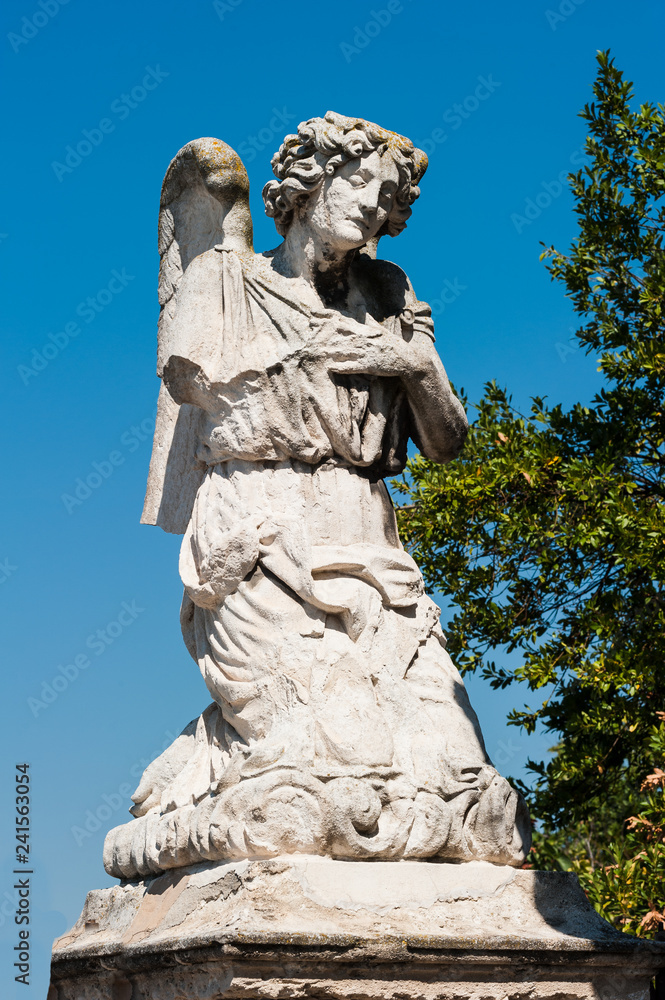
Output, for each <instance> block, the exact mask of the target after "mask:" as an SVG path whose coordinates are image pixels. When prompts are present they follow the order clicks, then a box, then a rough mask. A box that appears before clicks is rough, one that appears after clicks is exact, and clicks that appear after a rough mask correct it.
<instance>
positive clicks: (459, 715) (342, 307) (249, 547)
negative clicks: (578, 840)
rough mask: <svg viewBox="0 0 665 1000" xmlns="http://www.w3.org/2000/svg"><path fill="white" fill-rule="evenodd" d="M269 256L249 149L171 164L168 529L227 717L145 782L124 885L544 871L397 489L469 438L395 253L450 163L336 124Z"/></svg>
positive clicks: (151, 508) (195, 630) (179, 748)
mask: <svg viewBox="0 0 665 1000" xmlns="http://www.w3.org/2000/svg"><path fill="white" fill-rule="evenodd" d="M272 166H273V171H274V173H275V175H276V178H277V179H276V180H272V181H270V182H269V183H268V184H266V186H265V188H264V190H263V199H264V202H265V206H266V212H267V214H268V215H269V216H271V217H272V218H274V220H275V225H276V227H277V230H278V232H279V233H280V235H281V236H282V237H283V242H282V243H280V245H279V246H278V248H277V249H276V250H272V251H269V252H266V253H255V252H254V250H253V247H252V222H251V215H250V211H249V197H248V194H249V184H248V179H247V173H246V171H245V168H244V167H243V164H242V162H241V161H240V159H239V158H238V156H237V155H236V153H234V152H233V150H232V149H230V148H229V147H228V146H227V145H225V144H224V143H222V142H219V141H218V140H216V139H200V140H198V141H196V142H191V143H189V144H188V145H187V146H185V147H184V148H183V149H182V150H181V151H180V152H179V153H178V155H177V156H176V157H175V159H174V160H173V162H172V163H171V165H170V167H169V169H168V172H167V174H166V178H165V180H164V185H163V189H162V198H161V211H160V216H159V251H160V255H161V263H160V278H159V299H160V303H161V315H160V322H159V349H158V356H159V357H158V371H159V374H160V376H161V377H162V380H163V385H162V389H161V392H160V400H159V409H158V418H157V428H156V433H155V442H154V450H153V457H152V462H151V466H150V477H149V483H148V493H147V497H146V506H145V510H144V516H143V520H144V522H147V523H150V524H158V525H160V526H161V527H162V528H164V529H165V530H166V531H171V532H176V533H181V534H183V535H184V537H183V542H182V549H181V554H180V575H181V577H182V581H183V584H184V587H185V594H184V600H183V604H182V612H181V621H182V630H183V635H184V639H185V643H186V646H187V649H188V650H189V652H190V653H191V655H192V657H193V658H194V659H195V660H196V662H197V663H198V665H199V668H200V670H201V673H202V674H203V678H204V680H205V683H206V686H207V688H208V691H209V693H210V695H211V697H212V699H213V702H212V704H211V705H210V706H209V707H208V708H207V709H206V710H205V711H204V712H203V714H202V715H201V716H200V717H199V718H198V719H197V720H195V721H194V722H192V723H191V724H190V725H189V726H187V728H186V729H185V730H184V731H183V733H182V734H181V735H180V736H179V737H178V739H177V740H176V741H175V742H174V743H173V744H172V746H171V747H169V748H168V749H167V750H166V751H165V752H164V753H163V754H162V755H161V756H160V757H158V758H157V759H156V760H155V761H154V762H153V763H152V764H151V765H150V766H149V767H148V768H147V770H146V771H145V773H144V775H143V777H142V779H141V782H140V784H139V787H138V789H137V791H136V792H135V794H134V796H133V800H134V803H135V805H134V807H133V809H132V813H133V815H134V817H135V819H134V820H132V821H130V822H128V823H126V824H124V825H123V826H120V827H117V828H116V829H115V830H112V831H111V832H110V833H109V835H108V837H107V840H106V845H105V852H104V858H105V865H106V869H107V871H108V872H109V873H110V874H112V875H115V876H117V877H120V878H125V879H126V878H130V879H134V878H136V877H142V876H145V875H148V874H150V873H156V872H161V871H164V870H166V869H170V868H179V867H182V866H186V865H192V864H196V863H198V862H201V861H216V860H220V859H242V858H266V857H273V856H276V855H284V854H293V853H300V854H309V855H328V856H333V857H337V858H356V859H358V858H365V859H377V858H380V859H386V860H389V859H401V858H439V859H448V860H473V859H478V860H484V861H492V862H494V863H499V864H508V865H514V866H519V865H520V864H522V862H523V861H524V859H525V856H526V853H527V852H528V850H529V842H530V823H529V817H528V815H527V812H526V809H525V805H524V802H523V801H522V799H521V798H520V796H519V795H518V793H517V792H516V791H514V790H513V789H512V788H511V786H510V785H509V784H508V782H507V781H506V780H505V779H504V778H502V777H501V776H500V775H499V774H498V773H497V771H496V770H495V769H494V767H493V766H492V764H491V762H490V760H489V758H488V756H487V753H486V750H485V747H484V744H483V739H482V735H481V732H480V729H479V725H478V721H477V718H476V715H475V713H474V711H473V709H472V708H471V705H470V704H469V700H468V698H467V694H466V691H465V688H464V684H463V682H462V679H461V677H460V675H459V673H458V671H457V670H456V668H455V666H454V665H453V663H452V661H451V660H450V657H449V656H448V654H447V652H446V640H445V636H444V634H443V632H442V631H441V628H440V626H439V624H438V617H439V612H438V609H437V607H436V606H435V605H434V603H433V602H432V601H431V600H430V599H429V598H428V597H427V596H426V595H425V593H424V588H423V581H422V577H421V575H420V572H419V570H418V568H417V566H416V564H415V563H414V561H413V559H412V558H411V557H410V556H409V555H408V553H407V552H405V551H404V549H403V548H402V545H401V544H400V540H399V537H398V534H397V527H396V521H395V515H394V512H393V508H392V505H391V501H390V497H389V494H388V491H387V489H386V486H385V484H384V482H383V477H384V476H386V475H390V474H394V473H399V472H400V471H401V470H402V468H403V467H404V464H405V461H406V455H407V442H408V440H409V438H411V440H413V441H414V442H415V444H416V445H417V447H418V448H419V449H420V450H421V451H422V452H423V453H424V454H425V455H427V456H428V457H429V458H431V459H433V460H435V461H438V462H447V461H449V460H450V459H453V458H454V457H455V455H456V454H457V453H458V452H459V450H460V448H461V447H462V445H463V442H464V437H465V434H466V429H467V423H466V418H465V414H464V411H463V408H462V406H461V405H460V403H459V401H458V400H457V399H456V398H455V396H454V394H453V392H452V390H451V388H450V385H449V383H448V379H447V377H446V373H445V371H444V368H443V365H442V363H441V361H440V359H439V357H438V355H437V352H436V349H435V347H434V333H433V324H432V320H431V314H430V309H429V307H428V306H427V304H426V303H425V302H420V301H418V299H417V298H416V295H415V293H414V290H413V288H412V286H411V283H410V282H409V279H408V278H407V276H406V275H405V274H404V272H403V271H402V270H401V269H400V268H399V267H397V266H396V265H395V264H391V263H389V262H388V261H385V260H379V259H377V257H376V250H377V243H378V240H379V239H380V238H381V237H382V236H384V235H389V236H397V235H398V234H399V233H400V232H401V231H402V230H403V229H404V227H405V225H406V221H407V219H408V217H409V216H410V214H411V205H412V204H413V202H414V201H415V200H416V198H417V197H418V195H419V188H418V184H419V182H420V179H421V178H422V176H423V174H424V172H425V169H426V167H427V157H426V156H425V154H424V153H423V152H422V151H420V150H418V149H416V148H414V146H413V144H412V143H411V142H410V141H409V140H408V139H406V138H404V137H403V136H400V135H397V134H396V133H394V132H389V131H386V130H385V129H383V128H380V127H379V126H377V125H374V124H372V123H371V122H367V121H364V120H363V119H358V118H347V117H344V116H342V115H339V114H335V113H332V112H329V113H328V114H326V116H325V117H324V118H312V119H310V120H309V121H307V122H304V123H302V124H301V125H300V126H299V127H298V133H297V135H288V136H287V137H286V138H285V140H284V142H283V144H282V146H281V148H280V150H279V152H277V153H276V154H275V156H274V157H273V159H272Z"/></svg>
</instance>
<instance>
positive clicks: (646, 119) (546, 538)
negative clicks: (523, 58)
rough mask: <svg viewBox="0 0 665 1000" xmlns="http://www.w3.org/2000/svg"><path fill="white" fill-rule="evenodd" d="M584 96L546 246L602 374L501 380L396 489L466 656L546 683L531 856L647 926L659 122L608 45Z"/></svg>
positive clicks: (655, 664) (505, 673) (654, 820)
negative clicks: (564, 393) (520, 386)
mask: <svg viewBox="0 0 665 1000" xmlns="http://www.w3.org/2000/svg"><path fill="white" fill-rule="evenodd" d="M593 93H594V100H593V101H592V102H591V103H589V104H587V105H586V106H585V107H584V109H583V110H582V112H581V117H582V118H583V119H584V121H585V122H586V123H587V127H588V137H587V141H586V152H587V165H586V166H585V168H584V169H582V170H580V171H579V172H578V173H576V174H572V175H571V176H570V183H571V188H572V192H573V195H574V198H575V214H576V216H577V222H578V229H579V231H578V236H577V238H576V239H575V241H574V242H573V245H572V246H571V248H570V250H569V251H568V253H560V252H558V251H557V250H555V249H554V248H553V247H549V248H545V250H544V252H543V254H542V257H543V258H544V259H545V260H546V262H547V267H548V269H549V271H550V273H551V275H552V278H553V279H554V280H556V281H559V282H561V283H562V284H563V285H564V287H565V290H566V294H567V296H568V297H569V298H570V299H571V301H572V304H573V307H574V309H575V312H576V313H577V314H578V315H579V317H580V327H579V329H578V330H577V333H576V337H577V339H578V341H579V344H580V345H581V346H582V347H583V348H584V349H585V350H586V351H587V352H593V353H594V354H595V355H596V356H598V358H599V370H600V371H601V372H602V373H603V375H604V378H605V384H604V387H603V388H602V390H601V391H600V392H599V393H598V395H597V396H596V397H595V398H594V400H593V401H592V403H591V404H589V405H586V406H585V405H582V404H578V405H576V406H573V407H572V408H571V409H568V410H565V409H564V408H562V407H561V406H553V407H550V406H549V405H547V404H546V403H545V402H544V401H543V400H542V399H540V398H534V399H533V401H532V406H531V409H530V412H528V413H526V414H521V413H518V412H517V411H516V410H515V409H514V407H513V406H512V402H511V398H510V396H509V395H508V394H507V392H506V391H504V390H502V389H500V388H499V387H497V386H496V385H495V384H494V383H490V384H489V385H487V386H486V388H485V392H484V395H483V397H482V399H480V401H479V402H478V403H476V404H475V409H476V416H475V419H474V421H473V423H472V425H471V428H470V433H469V437H468V439H467V444H466V446H465V449H464V451H463V453H462V455H461V457H460V458H459V459H458V460H457V461H456V462H454V463H452V464H451V465H449V466H439V465H436V464H434V463H432V462H429V461H427V460H426V459H424V458H423V457H422V456H418V457H416V458H415V459H413V460H412V461H411V462H410V463H409V465H408V469H407V473H406V475H405V476H404V477H403V479H402V480H401V481H398V482H397V483H396V484H395V485H396V486H397V489H398V490H400V491H401V492H402V493H403V494H404V506H402V507H401V508H400V511H399V520H400V528H401V531H402V534H403V537H405V539H406V542H407V544H408V545H409V547H410V549H411V551H412V552H413V554H414V556H415V558H416V559H417V560H418V562H419V564H420V566H421V568H422V570H423V573H424V576H425V579H426V582H427V585H428V587H429V589H430V590H432V591H439V592H441V593H443V594H445V595H446V596H447V597H448V598H449V600H450V602H451V604H452V605H453V607H454V613H453V615H452V619H451V620H450V622H449V624H448V632H449V637H450V645H451V652H452V655H453V657H454V658H455V659H456V660H457V663H458V664H459V666H460V667H461V669H462V670H463V671H468V670H476V669H480V670H481V671H482V674H483V675H484V677H486V678H487V679H488V680H489V681H490V683H491V684H492V686H494V687H495V688H504V687H507V686H508V685H510V684H513V683H514V682H524V683H525V684H526V685H528V688H529V689H530V690H531V691H534V692H536V691H539V692H541V697H542V701H540V704H537V705H536V706H535V707H530V708H523V709H520V710H518V709H516V710H514V711H513V712H512V713H511V715H510V717H509V721H510V722H511V723H512V724H514V725H517V726H521V727H524V729H525V730H526V731H527V732H532V731H533V730H534V729H535V728H536V726H539V727H541V729H543V730H544V731H546V732H549V733H551V734H552V737H553V742H554V743H555V744H556V745H555V746H554V748H553V752H552V755H551V757H550V758H549V759H548V760H547V761H546V762H543V761H540V762H538V761H530V762H529V765H528V766H529V768H530V772H531V774H532V778H533V780H532V782H531V784H530V787H523V791H525V793H526V795H527V797H528V800H529V804H530V807H531V810H532V814H533V815H534V817H536V819H537V820H539V821H540V823H539V829H540V832H539V833H538V834H537V836H536V846H535V852H534V862H535V863H538V864H540V865H541V866H542V865H545V866H547V867H573V868H575V869H576V870H577V871H578V872H579V873H580V875H581V877H582V880H583V883H584V884H585V887H586V889H587V892H588V893H589V895H590V898H592V899H593V901H594V903H595V904H596V905H597V906H598V908H599V909H600V910H601V912H603V913H604V915H605V916H607V917H608V918H611V919H613V920H614V921H615V922H616V923H617V924H618V925H619V926H622V927H623V928H625V929H628V930H630V931H632V932H633V933H645V934H651V933H653V932H654V931H655V930H656V929H657V925H658V924H659V922H660V923H661V924H662V921H663V916H662V914H663V910H664V909H665V880H664V879H663V878H662V872H663V851H664V850H665V845H664V844H663V788H662V784H660V785H654V786H653V787H651V786H650V785H648V784H647V785H644V782H645V781H646V782H647V783H648V782H649V781H651V782H652V784H653V775H654V774H655V775H658V774H659V773H660V772H659V770H657V768H658V766H659V765H660V764H663V756H664V755H665V724H664V720H665V716H663V715H662V709H663V708H664V707H665V668H664V663H665V628H664V626H665V589H664V588H665V508H664V503H663V502H664V500H665V484H664V482H663V471H664V469H665V449H664V443H665V416H664V409H663V408H664V389H665V341H664V333H665V320H664V317H663V303H664V299H665V253H664V251H663V234H664V232H665V202H664V197H663V196H664V195H665V118H664V109H663V107H662V106H661V105H658V106H657V107H654V106H653V105H651V104H644V105H642V106H641V107H640V108H639V109H637V110H635V109H633V108H632V106H631V105H632V97H633V94H632V84H630V83H628V82H627V81H625V80H624V79H623V76H622V73H621V72H620V71H619V70H618V69H617V68H616V67H615V65H614V62H613V60H611V59H610V58H609V53H599V55H598V72H597V76H596V80H595V83H594V86H593ZM496 651H499V652H506V653H511V654H513V656H512V657H511V658H510V660H509V661H508V662H510V663H512V662H513V660H514V659H515V656H516V655H518V654H519V663H518V665H517V666H516V667H511V668H510V669H508V668H507V667H506V666H505V665H501V664H500V663H498V662H497V660H496V659H495V658H494V657H496V655H497V654H496ZM659 713H660V714H659ZM650 775H651V777H649V776H650ZM640 789H642V791H640ZM645 796H646V798H645ZM631 816H632V817H637V820H636V822H635V823H633V825H632V826H631V822H632V821H631ZM640 817H641V818H640ZM648 824H651V826H648ZM659 830H660V833H658V831H659ZM649 831H651V832H650V833H649ZM654 831H655V832H654ZM647 834H648V836H647ZM649 837H650V839H649ZM638 856H639V858H638ZM636 859H637V860H636ZM633 863H634V864H633ZM631 864H633V868H632V869H630V865H631ZM659 866H660V867H659ZM629 869H630V870H629ZM631 872H632V874H631ZM659 873H660V880H659V879H658V877H657V876H658V874H659ZM631 886H632V888H631ZM647 914H651V917H649V919H648V920H646V922H645V921H644V918H646V916H647Z"/></svg>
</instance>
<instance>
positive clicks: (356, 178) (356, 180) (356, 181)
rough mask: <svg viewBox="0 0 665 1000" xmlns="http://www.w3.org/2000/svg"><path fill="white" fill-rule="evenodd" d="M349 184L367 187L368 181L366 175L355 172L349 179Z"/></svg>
mask: <svg viewBox="0 0 665 1000" xmlns="http://www.w3.org/2000/svg"><path fill="white" fill-rule="evenodd" d="M349 184H350V185H351V186H352V187H354V188H362V187H367V181H366V180H365V178H364V177H361V176H360V174H353V176H352V177H351V178H350V180H349Z"/></svg>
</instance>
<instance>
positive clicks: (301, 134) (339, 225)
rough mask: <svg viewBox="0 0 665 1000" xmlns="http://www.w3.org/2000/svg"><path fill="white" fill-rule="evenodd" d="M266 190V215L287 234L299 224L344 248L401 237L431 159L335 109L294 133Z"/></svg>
mask: <svg viewBox="0 0 665 1000" xmlns="http://www.w3.org/2000/svg"><path fill="white" fill-rule="evenodd" d="M272 168H273V172H274V173H275V176H276V177H277V178H278V180H276V181H269V182H268V183H267V184H266V186H265V187H264V189H263V200H264V202H265V206H266V214H267V215H269V216H271V217H272V218H273V219H274V220H275V225H276V227H277V231H278V232H279V233H280V234H281V235H282V236H286V234H287V233H288V230H289V227H290V226H291V224H292V222H293V220H294V218H296V217H300V218H303V217H304V218H305V219H306V222H307V224H308V226H310V227H312V228H313V229H315V230H318V231H319V232H320V235H322V236H326V237H328V238H329V239H330V240H331V241H332V242H334V243H336V244H337V245H338V246H339V247H340V248H346V249H352V248H354V247H359V246H362V245H364V244H365V243H366V242H367V241H368V240H371V239H373V238H374V237H376V236H384V235H389V236H397V234H398V233H401V232H402V230H403V229H404V227H405V226H406V220H407V219H408V218H409V216H410V215H411V205H412V204H413V202H414V201H415V200H416V198H417V197H418V195H419V194H420V190H419V188H418V181H419V180H420V178H421V177H422V176H423V174H424V173H425V170H426V169H427V156H426V155H425V153H423V152H422V150H420V149H416V148H415V147H414V145H413V143H412V142H411V141H410V139H406V138H405V137H404V136H401V135H398V134H397V133H396V132H388V131H387V130H386V129H383V128H381V127H380V126H378V125H374V124H373V123H372V122H368V121H365V120H364V119H362V118H346V117H345V116H344V115H338V114H335V112H334V111H329V112H328V113H327V114H326V116H325V118H310V120H309V121H306V122H303V123H302V124H301V125H299V126H298V134H297V135H287V137H286V138H285V140H284V142H283V143H282V145H281V147H280V149H279V151H278V152H277V153H275V155H274V156H273V158H272Z"/></svg>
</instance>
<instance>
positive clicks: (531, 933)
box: [50, 856, 665, 1000]
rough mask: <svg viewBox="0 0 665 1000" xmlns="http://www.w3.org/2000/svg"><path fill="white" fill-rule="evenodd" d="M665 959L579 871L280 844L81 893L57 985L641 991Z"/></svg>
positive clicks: (75, 995) (65, 989) (352, 993)
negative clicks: (330, 852) (288, 849)
mask: <svg viewBox="0 0 665 1000" xmlns="http://www.w3.org/2000/svg"><path fill="white" fill-rule="evenodd" d="M664 965H665V945H658V944H653V943H651V942H644V941H637V940H635V939H632V938H629V937H627V936H626V935H623V934H620V933H618V932H617V931H615V930H614V929H613V928H612V927H610V925H609V924H607V923H605V922H604V921H603V920H601V919H600V917H598V915H597V914H596V913H595V911H594V910H593V909H592V908H591V906H590V905H589V903H588V902H587V900H586V898H585V896H584V894H583V893H582V891H581V889H580V888H579V885H578V883H577V879H576V878H575V876H573V875H569V874H564V873H555V872H535V871H530V870H516V869H515V868H512V867H509V866H504V865H491V864H489V863H487V862H469V863H465V864H459V865H453V864H446V863H439V864H436V863H432V862H422V861H402V862H380V861H377V862H362V861H360V862H346V861H335V860H332V859H329V858H321V857H302V856H289V857H286V858H284V857H283V858H276V859H274V860H271V861H249V860H246V861H239V862H229V863H224V864H215V865H210V866H203V865H199V866H195V867H191V868H185V869H179V870H178V871H176V872H172V873H169V874H167V875H162V876H157V877H155V878H153V879H151V880H148V881H145V882H139V883H132V884H126V885H122V886H117V887H114V888H112V889H104V890H99V891H97V892H91V893H89V895H88V898H87V900H86V904H85V907H84V910H83V913H82V915H81V919H80V920H79V922H78V923H77V925H76V926H75V927H74V928H73V930H72V931H71V932H70V933H69V934H66V935H64V936H63V937H62V938H60V939H59V940H58V941H57V942H56V944H55V947H54V952H53V991H52V994H51V997H50V1000H143V998H146V1000H147V998H148V997H150V998H151V1000H199V998H203V997H205V998H207V1000H215V998H218V997H222V996H224V997H226V998H229V1000H250V998H251V1000H255V998H257V997H261V998H263V997H265V998H276V997H294V998H295V997H322V998H323V997H329V998H338V997H339V998H354V1000H360V998H364V997H368V998H369V997H372V998H373V997H377V998H378V997H381V998H395V1000H397V998H411V997H413V998H414V1000H415V998H430V997H431V998H432V1000H434V998H437V1000H438V998H441V1000H444V998H445V1000H449V998H450V1000H452V998H455V1000H485V998H487V1000H507V998H510V1000H522V998H529V1000H535V998H539V1000H545V998H552V1000H554V998H556V1000H572V998H597V1000H600V998H602V1000H646V998H647V997H648V984H649V978H650V976H651V975H652V972H653V970H654V969H655V968H657V967H659V966H664Z"/></svg>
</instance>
